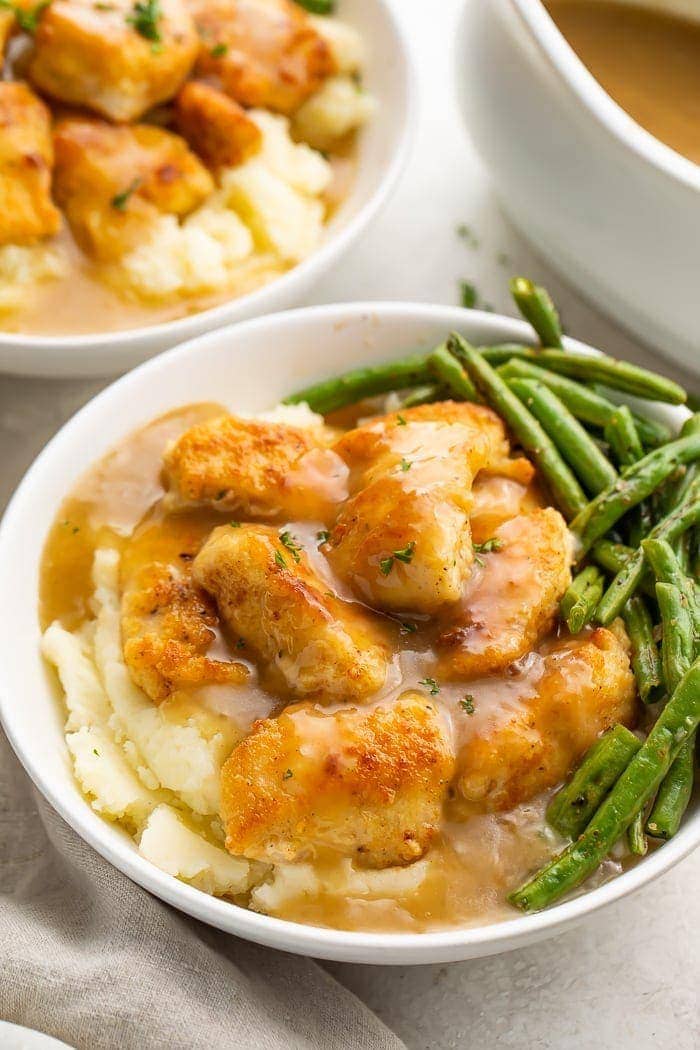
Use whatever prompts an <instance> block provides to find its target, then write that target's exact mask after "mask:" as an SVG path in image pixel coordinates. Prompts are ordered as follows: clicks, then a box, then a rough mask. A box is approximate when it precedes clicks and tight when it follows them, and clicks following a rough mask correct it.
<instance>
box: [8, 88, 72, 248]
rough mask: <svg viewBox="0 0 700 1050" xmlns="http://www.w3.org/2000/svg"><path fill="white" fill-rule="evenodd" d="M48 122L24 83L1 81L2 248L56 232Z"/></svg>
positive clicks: (58, 222) (45, 112) (57, 218)
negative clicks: (4, 245) (3, 245)
mask: <svg viewBox="0 0 700 1050" xmlns="http://www.w3.org/2000/svg"><path fill="white" fill-rule="evenodd" d="M52 165H53V147H52V144H51V117H50V114H49V112H48V110H47V108H46V106H45V105H44V103H43V102H42V101H41V100H40V99H38V98H37V96H36V95H35V94H34V92H33V91H31V90H30V88H28V87H27V85H26V84H19V83H16V82H14V81H5V82H0V244H27V243H31V242H32V241H35V240H37V239H39V238H40V237H48V236H50V235H51V234H54V233H56V231H57V230H58V229H59V227H60V225H61V216H60V213H59V211H58V210H57V208H56V207H55V206H54V204H53V201H52V200H51V167H52Z"/></svg>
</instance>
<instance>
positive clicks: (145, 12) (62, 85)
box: [29, 0, 199, 122]
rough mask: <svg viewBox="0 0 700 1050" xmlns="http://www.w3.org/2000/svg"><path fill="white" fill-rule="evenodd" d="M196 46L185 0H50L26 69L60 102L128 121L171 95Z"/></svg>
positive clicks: (182, 79) (185, 74) (190, 66)
mask: <svg viewBox="0 0 700 1050" xmlns="http://www.w3.org/2000/svg"><path fill="white" fill-rule="evenodd" d="M153 16H155V17H153ZM198 50H199V40H198V37H197V33H196V30H195V27H194V22H193V20H192V16H191V14H190V13H189V11H188V10H187V7H186V6H185V3H184V0H158V3H156V4H154V5H149V3H148V2H147V0H138V2H134V0H109V3H105V4H100V3H95V2H94V0H52V2H51V3H50V4H48V5H47V6H46V8H45V9H44V11H43V12H42V14H41V17H40V19H39V25H38V28H37V31H36V34H35V37H34V53H33V57H32V61H31V64H30V66H29V75H30V77H31V79H32V81H33V82H34V83H35V84H36V86H37V87H38V88H39V89H40V90H41V91H45V92H46V94H48V95H52V96H53V97H54V98H57V99H59V100H60V101H61V102H68V103H71V104H72V105H76V106H85V107H86V108H87V109H91V110H94V111H95V112H97V113H99V114H101V115H102V116H104V117H107V118H108V119H109V120H114V121H117V122H126V121H132V120H136V119H137V118H138V117H140V116H141V115H142V114H143V113H145V112H146V110H148V109H151V107H153V106H155V105H157V104H158V103H159V102H164V101H165V100H166V99H169V98H171V97H172V96H173V95H174V94H175V92H176V91H177V89H178V88H179V87H180V85H181V84H182V82H183V81H184V79H185V77H186V76H187V74H188V73H189V71H190V69H191V68H192V66H193V64H194V61H195V58H196V56H197V52H198Z"/></svg>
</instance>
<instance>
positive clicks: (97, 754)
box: [92, 747, 100, 758]
mask: <svg viewBox="0 0 700 1050" xmlns="http://www.w3.org/2000/svg"><path fill="white" fill-rule="evenodd" d="M92 753H93V755H96V756H97V758H99V757H100V752H99V751H98V750H97V748H96V747H93V749H92Z"/></svg>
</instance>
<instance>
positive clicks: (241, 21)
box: [190, 0, 336, 114]
mask: <svg viewBox="0 0 700 1050" xmlns="http://www.w3.org/2000/svg"><path fill="white" fill-rule="evenodd" d="M190 7H191V10H192V11H193V14H194V18H195V22H196V25H197V29H198V31H199V34H200V37H201V40H202V44H201V48H200V52H199V58H198V60H197V72H198V73H199V74H200V75H202V76H204V77H207V78H214V79H215V80H216V81H217V82H218V83H219V84H220V85H221V88H222V90H223V91H225V92H226V94H227V95H230V96H231V97H232V98H234V99H236V101H237V102H240V103H241V105H243V106H247V107H253V106H260V107H263V108H265V109H272V110H275V111H277V112H278V113H286V114H289V113H292V112H293V111H294V110H295V109H297V108H298V107H299V106H300V105H301V103H302V102H304V101H305V100H306V99H307V98H308V97H309V96H310V95H312V94H313V93H314V91H317V90H318V88H319V87H320V86H321V84H322V83H323V81H324V80H325V78H326V77H328V76H331V75H332V74H333V73H335V72H336V66H335V61H334V59H333V56H332V54H331V50H330V48H329V46H328V44H327V43H326V41H325V40H324V39H323V37H322V36H321V35H320V33H318V32H317V31H316V29H315V27H314V26H313V24H312V22H311V21H310V19H309V18H308V17H307V15H306V13H305V12H304V11H303V10H302V8H301V7H300V6H299V5H298V4H295V3H292V2H291V0H191V2H190Z"/></svg>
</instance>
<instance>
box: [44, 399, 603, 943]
mask: <svg viewBox="0 0 700 1050" xmlns="http://www.w3.org/2000/svg"><path fill="white" fill-rule="evenodd" d="M223 411H224V409H222V408H221V407H220V406H217V405H215V404H198V405H190V406H186V407H183V408H181V409H178V410H176V411H173V412H171V413H169V414H168V415H166V416H163V417H161V418H160V419H156V420H155V421H153V422H152V423H150V424H149V425H148V426H146V427H144V428H142V429H141V430H139V431H137V432H136V433H134V434H133V435H131V436H130V437H129V438H127V439H126V440H125V441H124V442H122V443H121V444H120V445H119V446H118V448H117V449H115V450H114V451H112V452H111V453H109V454H108V455H107V456H105V457H104V458H103V459H102V460H101V461H100V462H98V463H97V464H96V465H95V466H94V467H93V468H92V469H91V470H90V471H89V472H88V473H87V474H86V475H85V477H84V478H83V479H82V480H81V481H80V483H79V484H78V485H77V486H76V488H75V490H74V491H73V493H72V494H71V495H70V496H69V497H68V498H67V499H66V501H65V502H64V504H63V506H62V507H61V510H60V512H59V514H58V515H57V518H56V521H55V522H54V524H53V526H52V528H51V531H50V533H49V536H48V539H47V543H46V547H45V551H44V557H43V564H42V572H41V591H40V619H41V623H42V627H44V628H46V627H47V626H48V625H49V624H50V623H52V622H53V621H54V620H59V621H60V622H61V623H62V624H63V625H64V626H65V627H66V628H67V629H69V630H73V629H75V628H77V627H79V626H80V625H81V624H82V623H83V622H85V620H87V619H90V617H91V615H92V614H91V610H90V598H91V594H92V590H93V587H92V581H91V570H92V562H93V555H94V552H95V550H96V549H97V548H98V547H105V546H110V547H114V548H116V549H118V550H119V551H120V552H121V556H122V571H123V572H125V573H128V572H130V571H131V570H133V569H134V568H136V567H138V566H139V565H142V564H147V563H149V562H151V561H153V560H156V559H158V560H162V561H166V562H169V563H171V564H177V563H178V559H184V561H189V560H191V557H192V552H193V551H195V552H196V550H198V549H199V547H200V546H201V544H202V543H203V542H204V540H205V538H206V536H207V535H208V533H209V532H210V531H211V529H212V528H213V527H215V526H216V525H220V524H222V523H224V522H225V521H226V520H227V519H228V518H229V517H230V514H228V515H224V514H222V513H220V512H217V511H215V510H209V509H201V510H200V509H197V510H188V511H179V512H169V511H168V509H167V501H166V502H165V503H164V501H163V496H164V494H165V490H164V487H163V484H162V479H161V465H162V456H163V452H164V449H165V447H166V446H167V444H168V443H169V442H170V441H172V440H173V439H175V438H176V437H177V436H178V435H179V434H181V433H182V432H183V431H184V430H186V429H187V428H188V427H190V426H192V425H193V424H194V423H196V422H200V421H203V420H206V419H210V418H212V417H213V416H215V415H218V414H220V413H221V412H223ZM336 422H337V420H336ZM329 484H331V482H330V479H329V478H328V477H326V478H321V479H320V485H321V487H322V488H326V489H327V487H328V486H329ZM331 488H332V485H331ZM475 497H476V498H475V503H476V507H475V510H476V512H477V514H476V517H477V518H478V517H479V514H478V511H479V508H480V507H481V513H482V514H483V515H484V520H483V522H482V527H481V532H482V534H483V535H486V532H487V531H488V529H489V528H490V524H489V522H488V513H487V511H488V508H489V507H491V508H494V507H498V508H499V509H500V510H501V513H506V514H508V515H511V514H513V515H514V514H517V513H518V512H519V511H521V510H529V509H532V508H533V507H536V506H538V505H541V503H542V498H541V495H540V493H539V492H538V490H537V488H536V487H535V486H533V485H529V486H528V485H525V484H521V483H519V482H516V481H513V480H511V479H507V478H501V477H499V478H490V477H484V478H481V479H479V480H478V481H477V484H476V486H475ZM279 524H280V527H286V528H289V530H290V531H291V532H292V534H293V535H294V536H295V537H296V538H297V541H298V542H300V543H301V544H302V545H303V546H304V547H305V548H306V549H307V551H308V553H309V556H310V558H311V560H312V564H313V565H314V567H315V568H316V569H317V570H319V571H322V572H323V575H324V578H325V580H326V581H327V583H328V586H329V588H332V589H333V590H334V591H335V592H336V593H337V594H338V595H339V596H341V597H343V598H345V599H346V600H355V599H353V597H352V594H351V593H350V592H349V590H348V589H347V587H346V586H345V585H344V584H342V583H341V581H339V580H338V579H337V578H336V577H335V576H334V574H333V572H332V569H331V568H330V565H329V563H328V561H327V560H326V559H325V558H324V557H323V556H322V555H321V554H320V553H318V551H317V545H318V544H317V539H316V532H317V530H318V529H321V528H324V527H326V526H327V525H328V524H329V523H328V522H318V523H314V522H279ZM180 564H182V562H181V563H180ZM479 578H480V571H477V572H476V573H475V578H474V580H473V581H472V583H471V585H470V586H471V587H473V588H478V586H479ZM468 593H469V592H467V595H468ZM383 619H384V620H385V621H386V631H387V636H388V638H389V640H390V644H391V646H392V649H393V663H392V667H391V669H390V672H389V674H388V676H387V681H386V684H385V686H384V687H383V689H382V690H381V691H380V693H379V694H377V696H376V697H374V698H372V700H371V702H370V703H369V704H367V705H366V706H368V707H372V706H375V705H378V704H380V703H382V702H386V701H387V700H390V699H392V698H395V697H398V696H399V695H400V694H401V693H403V692H405V691H406V690H407V689H412V688H421V687H420V686H419V683H420V682H421V679H424V678H425V676H426V675H427V674H429V673H430V669H431V667H432V665H433V664H434V660H435V650H434V648H433V641H434V638H435V635H436V632H437V631H439V630H440V626H441V625H440V623H439V618H438V621H436V622H432V623H430V624H428V623H426V622H422V621H421V618H419V617H412V618H411V619H412V620H413V621H414V622H415V624H416V630H415V631H411V632H410V633H407V632H406V631H405V630H403V629H402V627H401V624H400V623H399V621H398V620H395V619H393V618H391V617H384V618H383ZM235 641H236V640H235V639H232V638H227V637H226V633H225V631H222V630H219V631H217V637H216V641H215V643H214V646H213V647H212V649H211V650H210V655H212V656H215V657H216V658H217V659H219V660H221V659H224V660H236V661H241V662H244V663H248V666H249V668H250V672H251V673H250V678H249V680H248V681H247V682H246V683H245V685H242V686H230V685H229V686H216V685H209V686H206V687H199V688H198V689H194V688H193V689H191V690H189V691H185V690H183V691H180V692H178V693H175V694H174V695H173V696H172V697H170V698H169V699H168V700H166V701H165V702H164V703H163V704H162V705H161V710H162V711H163V713H164V714H165V716H166V717H167V718H170V719H172V720H173V721H175V722H177V723H183V722H185V720H186V719H187V718H188V716H189V714H190V713H191V712H192V711H193V710H194V709H195V708H196V709H197V710H198V711H199V712H200V713H201V712H203V711H206V712H207V717H206V719H205V721H206V722H207V725H208V729H207V735H209V734H211V735H212V736H213V735H214V734H215V733H218V732H220V731H221V730H222V729H227V730H228V734H227V736H228V735H231V732H232V731H233V735H234V737H235V738H240V737H241V736H243V735H245V734H247V733H248V732H249V731H250V728H251V726H252V723H253V722H254V721H255V719H257V718H265V717H268V716H269V715H271V714H275V713H277V712H278V711H279V710H280V709H281V707H282V706H283V705H284V704H285V703H286V702H288V700H289V697H286V696H284V695H283V693H282V692H281V691H280V690H276V691H272V685H271V684H270V683H269V681H268V680H267V679H265V676H264V674H263V675H260V674H259V673H258V671H257V669H256V667H255V666H254V665H253V664H251V663H249V662H248V661H246V659H245V652H241V650H240V649H239V648H238V647H237V646H236V645H235ZM566 644H567V639H566V637H563V638H557V637H556V636H553V637H552V638H551V639H550V640H549V641H548V642H547V643H545V645H543V646H540V648H539V650H538V652H537V653H531V654H529V655H528V656H527V657H524V658H523V659H522V660H521V661H519V662H518V665H517V667H516V668H510V669H509V672H508V673H507V674H505V675H503V676H491V677H485V678H482V679H474V680H471V681H470V682H469V685H468V687H469V694H470V695H471V697H472V698H473V705H474V710H473V713H471V714H468V713H466V711H465V709H464V707H463V706H462V705H461V701H463V699H464V694H465V683H464V682H462V683H460V682H444V683H441V685H440V691H439V695H437V696H435V697H434V699H435V702H436V703H437V704H438V705H439V707H440V709H441V711H442V713H443V717H444V718H445V719H446V720H447V722H448V723H449V725H450V727H451V731H452V735H453V739H454V741H455V744H456V746H457V747H458V748H459V747H462V746H463V745H464V744H465V743H466V742H467V741H468V740H469V739H470V738H471V737H473V736H474V735H478V734H479V733H480V732H483V731H484V730H486V729H487V728H488V727H491V726H493V725H494V724H498V722H499V720H501V719H504V718H506V717H508V715H509V713H510V712H512V711H513V710H514V709H515V708H517V707H519V706H520V705H522V704H523V703H526V702H527V700H528V699H529V698H530V697H531V696H532V695H533V694H534V693H535V692H536V688H537V683H538V681H539V679H540V677H541V674H542V670H543V662H544V661H543V658H544V655H546V654H548V653H549V654H551V653H552V652H555V651H558V650H559V649H560V648H562V649H565V648H566ZM576 673H577V672H576V668H575V667H572V668H571V674H573V675H575V674H576ZM261 679H264V681H261ZM423 691H425V687H423ZM333 706H334V705H326V706H325V707H324V710H326V711H328V710H333ZM335 706H336V707H339V706H340V705H335ZM328 729H329V727H328V724H327V723H326V725H325V731H328ZM548 797H549V795H548V794H547V795H543V796H540V797H539V798H537V799H535V800H533V801H532V802H529V803H527V804H524V805H520V806H518V807H516V808H515V809H513V810H511V811H509V812H506V813H498V814H493V815H478V816H471V817H469V819H467V820H464V821H460V822H453V821H452V820H451V817H450V804H449V803H448V806H447V816H446V818H445V822H444V824H443V827H442V831H441V835H440V837H439V839H438V840H437V841H436V843H435V844H434V845H433V846H432V848H431V851H430V854H429V856H430V858H431V863H430V867H429V875H428V877H426V878H425V880H424V881H423V882H422V883H421V885H420V888H419V890H418V891H416V890H415V888H413V877H412V876H411V875H410V872H411V871H412V867H409V868H406V869H401V870H400V872H399V874H400V876H401V878H402V879H405V880H406V886H407V890H406V894H405V896H402V895H401V893H399V894H398V896H397V895H396V894H395V893H394V890H393V888H392V891H391V894H392V896H391V898H390V896H389V894H388V893H387V896H386V897H382V896H381V895H380V896H379V897H378V898H377V895H376V894H371V895H369V896H367V895H364V896H363V894H362V893H361V892H358V893H357V894H354V893H353V892H340V893H338V892H335V893H334V892H333V886H334V884H335V883H336V882H340V884H342V878H343V877H344V875H343V872H345V874H347V862H341V863H340V865H339V864H338V861H337V860H335V861H334V862H333V863H331V862H330V861H329V859H328V858H327V857H325V858H324V857H322V856H320V857H318V858H316V860H315V862H314V868H315V871H316V873H317V874H318V875H319V876H320V877H321V878H322V879H323V880H325V888H324V889H323V890H322V891H320V892H318V893H315V894H310V893H305V892H301V893H300V894H299V895H298V896H296V897H294V896H291V897H289V898H288V899H287V900H286V901H285V903H284V906H283V909H282V910H279V911H276V912H275V914H280V915H282V916H283V917H285V918H289V919H293V920H296V921H301V922H307V923H312V924H317V925H326V926H332V927H335V928H345V929H353V930H375V931H379V930H385V931H397V932H399V931H421V930H428V929H439V928H445V927H454V926H457V925H462V926H469V925H475V924H479V923H483V922H493V921H497V920H499V919H503V918H505V917H507V916H508V915H512V914H513V913H512V909H510V908H509V906H508V905H507V903H506V901H505V896H506V893H507V891H508V890H509V889H511V888H512V887H513V886H515V885H517V884H518V883H519V882H521V881H523V880H524V879H525V877H526V876H527V875H528V874H529V873H530V872H531V871H532V870H533V869H534V868H536V867H538V866H539V865H540V864H541V863H543V862H544V861H545V860H546V859H547V858H548V857H550V856H551V855H552V853H553V852H554V850H555V849H556V848H557V846H558V845H559V842H558V840H557V837H556V836H555V835H554V833H553V832H551V830H549V829H548V828H547V826H546V824H545V821H544V809H545V807H546V803H547V801H548ZM419 863H420V864H422V863H423V861H421V862H419ZM343 865H345V867H344V866H343ZM392 870H393V871H394V872H396V869H392ZM417 870H419V869H417ZM619 870H620V864H619V863H618V862H617V861H614V860H608V861H606V862H605V864H604V865H603V866H602V867H601V869H600V870H599V872H598V873H597V874H596V876H595V877H594V881H600V880H604V879H606V878H608V877H610V876H611V875H613V874H614V873H615V872H617V871H619ZM353 878H356V879H359V880H360V881H361V879H362V873H361V872H360V873H358V874H356V875H354V876H353ZM588 885H590V883H589V884H588ZM240 903H244V904H245V903H247V902H246V901H245V900H242V901H241V902H240Z"/></svg>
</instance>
